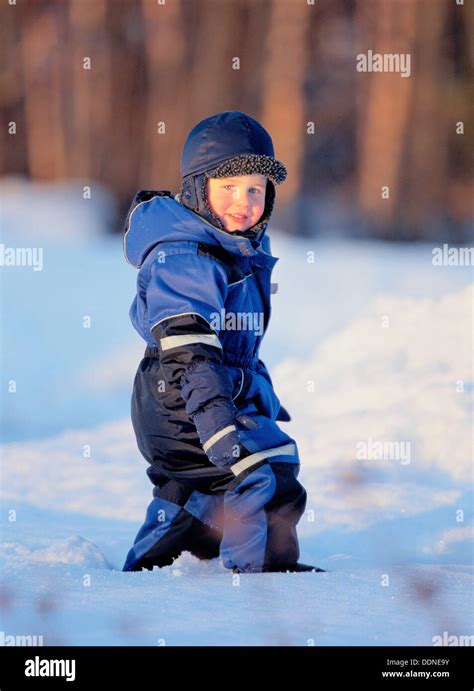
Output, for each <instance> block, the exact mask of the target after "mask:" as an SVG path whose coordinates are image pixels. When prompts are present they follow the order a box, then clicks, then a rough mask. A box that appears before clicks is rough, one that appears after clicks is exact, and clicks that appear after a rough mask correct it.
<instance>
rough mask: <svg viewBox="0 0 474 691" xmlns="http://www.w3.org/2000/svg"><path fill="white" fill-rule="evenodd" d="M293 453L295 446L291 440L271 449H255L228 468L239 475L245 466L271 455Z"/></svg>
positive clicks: (289, 454)
mask: <svg viewBox="0 0 474 691" xmlns="http://www.w3.org/2000/svg"><path fill="white" fill-rule="evenodd" d="M295 453H296V446H295V444H294V443H293V442H290V443H289V444H285V445H284V446H276V447H275V448H273V449H264V450H263V451H257V453H253V454H251V455H250V456H246V458H243V459H242V460H241V461H237V463H234V465H231V466H230V470H232V472H233V473H234V475H240V473H243V472H244V470H247V468H250V466H252V465H254V464H255V463H258V462H259V461H263V460H264V459H266V458H270V457H271V456H294V455H295Z"/></svg>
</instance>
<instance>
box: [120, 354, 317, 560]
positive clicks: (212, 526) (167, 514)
mask: <svg viewBox="0 0 474 691" xmlns="http://www.w3.org/2000/svg"><path fill="white" fill-rule="evenodd" d="M158 379H159V363H158V360H156V359H151V358H146V357H145V358H144V359H143V360H142V362H141V363H140V366H139V368H138V371H137V374H136V377H135V382H134V390H133V395H132V423H133V427H134V431H135V435H136V439H137V444H138V447H139V449H140V451H141V453H142V455H143V456H144V458H145V459H146V460H147V462H148V463H149V468H148V469H147V474H148V476H149V478H150V480H151V482H152V483H153V484H154V488H153V500H152V501H151V503H150V505H149V507H148V509H147V513H146V518H145V521H144V524H143V526H142V527H141V528H140V530H139V532H138V534H137V536H136V538H135V541H134V544H133V546H132V548H131V549H130V551H129V553H128V555H127V558H126V561H125V564H124V567H123V571H139V570H141V569H142V568H147V569H152V568H153V566H167V565H169V564H171V563H172V561H173V559H174V558H176V557H177V556H179V554H181V552H182V551H184V550H187V551H190V552H191V553H192V554H194V555H195V556H197V557H199V558H201V559H210V558H215V557H218V556H221V558H222V561H223V564H224V566H225V567H227V568H229V569H232V568H233V567H234V566H237V567H239V568H241V569H246V568H247V567H250V569H251V570H252V571H259V570H262V569H263V567H264V566H266V565H273V566H274V565H276V564H288V563H296V562H297V561H298V557H299V547H298V539H297V533H296V524H297V523H298V521H299V520H300V518H301V516H302V514H303V512H304V510H305V506H306V491H305V489H304V487H303V486H302V485H301V484H300V483H299V482H298V479H297V477H298V474H299V469H300V466H299V463H294V462H286V461H285V460H284V457H283V456H275V457H274V458H269V459H266V458H264V457H263V458H262V459H261V460H260V461H258V462H256V463H252V465H251V466H250V467H248V468H246V467H245V463H246V462H245V459H244V461H243V462H242V463H243V467H242V465H239V464H235V466H230V467H226V468H219V467H216V466H215V465H213V464H212V463H211V462H210V461H209V459H208V457H207V455H206V454H205V452H204V451H203V449H202V445H201V443H200V440H199V436H198V434H197V432H196V431H195V429H194V428H193V426H192V424H191V423H190V424H189V427H185V428H184V429H181V431H180V433H179V440H178V439H177V438H174V437H173V434H172V431H171V430H170V429H169V428H168V426H167V425H168V420H169V414H168V412H167V411H166V410H164V409H163V403H162V402H161V401H162V398H160V396H157V395H155V393H154V391H153V387H155V386H156V383H157V381H158ZM167 404H168V405H169V402H167Z"/></svg>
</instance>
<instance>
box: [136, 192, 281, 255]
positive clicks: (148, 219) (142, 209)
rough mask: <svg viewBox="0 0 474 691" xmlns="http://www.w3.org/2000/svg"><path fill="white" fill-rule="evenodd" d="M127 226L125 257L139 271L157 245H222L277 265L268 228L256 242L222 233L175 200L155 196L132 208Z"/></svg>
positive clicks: (233, 252)
mask: <svg viewBox="0 0 474 691" xmlns="http://www.w3.org/2000/svg"><path fill="white" fill-rule="evenodd" d="M126 225H128V228H126V232H125V235H124V255H125V258H126V259H127V261H128V262H129V264H132V266H135V267H136V268H140V267H141V265H142V264H143V262H144V261H145V259H146V257H147V255H148V254H149V253H150V251H151V250H152V249H153V247H155V245H156V244H157V243H158V242H178V241H191V242H193V241H194V242H204V243H208V244H212V245H221V246H222V247H223V248H224V249H225V250H227V251H228V252H231V253H232V254H235V255H239V256H247V257H254V258H257V259H258V258H259V257H261V258H262V259H264V261H265V262H266V263H269V264H270V265H271V266H273V265H274V264H275V263H276V262H277V261H278V258H277V257H272V256H271V252H270V240H269V238H268V236H267V235H266V226H264V227H263V228H261V229H260V230H259V231H258V232H257V233H256V234H254V239H250V238H249V237H245V235H244V234H242V233H238V232H235V233H229V232H227V231H225V230H219V229H218V228H216V227H214V226H213V225H211V224H210V223H208V222H207V221H206V220H205V219H203V218H202V217H201V216H199V215H198V214H197V213H195V212H194V211H191V210H190V209H188V208H187V207H186V206H184V205H182V204H180V203H179V201H177V199H176V198H175V197H173V196H155V197H153V198H151V199H148V200H146V201H141V202H139V203H137V204H136V205H135V206H133V204H132V209H131V211H130V212H129V214H128V217H127V224H126Z"/></svg>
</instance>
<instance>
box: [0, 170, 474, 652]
mask: <svg viewBox="0 0 474 691" xmlns="http://www.w3.org/2000/svg"><path fill="white" fill-rule="evenodd" d="M94 189H95V188H94ZM0 194H1V196H2V218H1V226H2V240H1V242H2V243H4V244H5V246H7V247H10V246H11V247H41V248H42V249H43V267H42V270H40V271H34V270H33V268H32V267H31V266H23V267H19V266H10V267H2V268H1V272H2V313H3V327H2V339H1V341H2V360H3V369H2V408H3V411H4V415H3V438H4V444H3V447H2V465H1V485H2V523H1V525H2V534H1V547H0V560H1V561H0V563H1V567H2V569H1V572H2V576H1V581H0V585H1V602H2V623H1V625H0V626H1V630H2V631H3V632H4V633H5V634H30V635H35V634H36V635H42V636H43V638H44V644H54V643H58V644H72V645H76V644H77V645H87V644H92V645H110V644H111V645H141V644H144V645H163V644H166V645H178V644H179V645H208V644H209V645H240V644H249V645H313V644H314V645H338V644H339V645H431V644H432V639H433V636H437V635H440V636H442V635H443V632H445V631H446V632H448V634H450V635H473V634H474V631H473V629H472V615H471V608H470V607H469V606H468V605H469V604H470V603H472V584H473V572H472V536H473V519H472V436H471V425H472V392H473V368H472V318H473V315H472V307H473V293H472V290H473V274H472V267H466V266H464V267H463V266H445V267H436V266H433V263H432V253H431V252H432V249H433V246H432V245H428V244H420V245H413V246H404V245H398V244H381V243H375V242H367V241H365V242H363V241H356V240H347V241H343V240H340V239H339V240H337V241H333V242H329V241H327V240H325V241H320V240H317V239H314V240H307V239H305V240H303V239H293V238H291V237H289V236H286V235H283V234H281V233H279V232H278V231H277V230H276V229H271V231H270V236H271V238H272V249H273V253H274V254H275V255H276V256H278V257H280V261H279V262H278V263H277V266H276V268H275V271H274V276H273V280H274V281H277V282H278V283H279V290H278V293H277V294H276V295H274V297H273V314H272V324H271V327H270V329H269V332H268V334H267V336H266V343H265V345H264V348H263V349H262V353H261V355H262V358H263V359H264V360H265V362H266V363H267V365H268V366H269V368H270V371H271V374H272V377H273V380H274V383H275V388H276V390H277V393H278V395H279V397H280V399H281V400H282V402H283V404H284V405H285V407H287V408H288V410H289V411H290V413H291V415H292V421H291V422H290V423H283V425H284V428H285V430H287V431H288V433H289V434H291V435H292V436H294V437H295V438H296V439H297V441H298V446H299V450H300V456H301V461H302V470H301V474H300V479H301V480H302V482H303V484H304V485H305V486H306V488H307V490H308V505H307V511H306V514H305V516H304V517H303V519H302V520H301V522H300V524H299V535H300V542H301V561H303V562H309V563H315V564H317V565H319V566H322V567H324V568H327V569H328V572H327V573H322V574H295V575H290V574H252V575H244V576H240V577H238V576H236V575H232V574H230V573H229V572H228V571H227V570H226V569H224V568H223V567H222V566H221V564H220V563H219V560H213V561H212V562H208V563H202V562H199V561H198V560H196V559H195V558H194V557H192V556H191V555H190V554H188V553H185V554H183V555H182V556H181V557H180V558H179V559H178V560H177V561H176V562H175V563H174V564H173V566H171V567H169V568H165V569H159V570H158V569H155V571H153V572H141V573H123V572H121V570H120V569H121V567H122V565H123V561H124V559H125V555H126V553H127V551H128V549H129V547H130V545H131V544H132V542H133V539H134V537H135V535H136V532H137V530H138V528H139V527H140V525H141V523H142V520H143V518H144V514H145V510H146V507H147V506H148V503H149V501H150V499H151V488H152V486H151V484H150V482H149V480H148V478H147V476H146V474H145V470H146V467H147V466H146V463H145V461H144V460H143V459H142V458H141V456H140V454H139V452H138V450H137V448H136V444H135V439H134V436H133V429H132V427H131V422H130V419H129V401H130V394H131V387H132V382H133V376H134V373H135V369H136V367H137V364H138V361H139V358H140V357H141V355H142V353H143V350H144V344H142V343H141V341H140V339H139V337H138V335H136V334H135V333H134V332H133V329H132V327H131V325H130V322H129V320H128V309H129V306H130V303H131V301H132V299H133V295H134V290H135V280H136V271H135V270H134V269H133V268H132V267H130V266H129V265H128V264H127V263H126V261H125V260H124V259H123V255H122V247H121V242H120V238H119V237H117V236H115V237H112V236H107V235H105V234H104V233H102V232H101V229H102V227H103V224H104V223H105V222H106V220H107V219H109V218H111V217H112V215H113V206H112V205H111V201H110V199H109V198H108V196H107V195H106V194H105V193H104V192H101V191H98V192H97V193H95V194H93V197H92V199H91V200H87V201H86V200H84V199H82V188H80V187H78V186H73V185H65V186H61V187H58V186H56V187H48V186H39V185H37V186H29V185H28V184H27V183H22V182H21V181H16V180H9V181H3V183H2V185H1V188H0ZM96 197H97V198H96ZM26 198H27V199H28V204H27V205H25V204H24V203H23V201H22V200H24V199H26ZM311 252H314V262H313V261H311V259H312V255H308V253H311ZM308 257H309V259H310V261H308ZM473 640H474V639H473Z"/></svg>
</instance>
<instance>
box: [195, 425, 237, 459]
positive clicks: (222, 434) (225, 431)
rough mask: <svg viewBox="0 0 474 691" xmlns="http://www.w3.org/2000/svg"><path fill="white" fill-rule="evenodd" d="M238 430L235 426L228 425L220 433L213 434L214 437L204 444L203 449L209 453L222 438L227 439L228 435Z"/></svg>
mask: <svg viewBox="0 0 474 691" xmlns="http://www.w3.org/2000/svg"><path fill="white" fill-rule="evenodd" d="M236 429H237V427H236V426H235V425H227V427H224V428H223V429H221V430H219V432H216V433H215V434H213V435H212V437H211V438H210V439H208V440H207V441H206V442H205V443H204V444H203V447H202V448H203V449H204V451H205V452H206V453H207V450H208V449H210V448H211V446H212V445H213V444H215V443H216V442H217V441H219V439H222V437H225V435H226V434H229V433H230V432H233V431H234V430H236Z"/></svg>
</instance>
